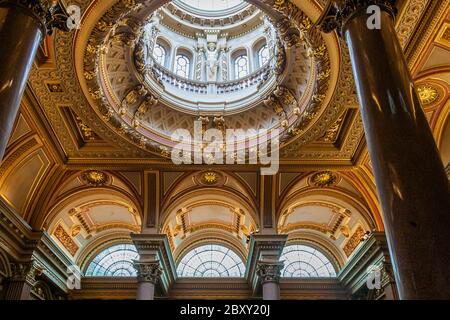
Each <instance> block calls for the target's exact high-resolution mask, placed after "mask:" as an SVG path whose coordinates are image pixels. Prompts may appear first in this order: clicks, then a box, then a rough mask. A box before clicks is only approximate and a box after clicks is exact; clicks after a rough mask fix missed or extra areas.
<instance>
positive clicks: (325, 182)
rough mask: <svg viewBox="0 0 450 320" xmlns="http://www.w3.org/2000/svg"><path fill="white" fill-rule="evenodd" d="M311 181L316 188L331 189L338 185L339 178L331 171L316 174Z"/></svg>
mask: <svg viewBox="0 0 450 320" xmlns="http://www.w3.org/2000/svg"><path fill="white" fill-rule="evenodd" d="M311 181H312V183H313V185H314V186H316V187H320V188H325V187H331V186H333V185H334V184H335V183H336V181H337V176H336V175H335V174H334V173H333V172H331V171H322V172H317V173H315V174H314V175H313V176H312V178H311Z"/></svg>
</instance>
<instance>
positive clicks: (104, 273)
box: [86, 244, 139, 277]
mask: <svg viewBox="0 0 450 320" xmlns="http://www.w3.org/2000/svg"><path fill="white" fill-rule="evenodd" d="M138 259H139V255H138V253H137V251H136V248H135V247H134V246H133V245H130V244H119V245H115V246H112V247H110V248H108V249H106V250H104V251H102V252H101V253H99V254H98V255H97V256H96V257H95V258H94V260H92V262H91V263H90V264H89V267H88V269H87V271H86V276H91V277H135V276H136V269H134V267H133V260H138Z"/></svg>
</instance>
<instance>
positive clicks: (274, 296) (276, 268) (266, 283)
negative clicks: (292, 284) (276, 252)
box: [256, 261, 283, 300]
mask: <svg viewBox="0 0 450 320" xmlns="http://www.w3.org/2000/svg"><path fill="white" fill-rule="evenodd" d="M282 269H283V262H278V261H260V262H258V265H257V270H256V273H257V274H258V277H259V278H260V281H261V285H262V291H263V300H280V276H281V270H282Z"/></svg>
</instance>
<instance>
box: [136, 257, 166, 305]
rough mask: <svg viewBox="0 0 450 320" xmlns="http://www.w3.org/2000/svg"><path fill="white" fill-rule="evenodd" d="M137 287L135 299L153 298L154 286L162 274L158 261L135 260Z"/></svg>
mask: <svg viewBox="0 0 450 320" xmlns="http://www.w3.org/2000/svg"><path fill="white" fill-rule="evenodd" d="M134 267H135V268H136V270H137V279H138V289H137V295H136V299H137V300H154V299H155V286H156V284H157V283H158V280H159V277H160V276H161V274H162V269H161V266H160V263H159V261H136V262H135V263H134Z"/></svg>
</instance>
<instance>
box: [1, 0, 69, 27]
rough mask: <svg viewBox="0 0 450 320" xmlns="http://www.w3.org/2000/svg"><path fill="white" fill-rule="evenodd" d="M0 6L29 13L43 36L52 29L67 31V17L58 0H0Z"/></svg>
mask: <svg viewBox="0 0 450 320" xmlns="http://www.w3.org/2000/svg"><path fill="white" fill-rule="evenodd" d="M0 6H17V7H20V8H22V9H23V10H26V11H27V12H28V13H31V14H32V15H33V17H35V18H36V19H37V20H38V21H39V23H40V25H41V29H42V31H43V33H44V34H47V33H48V34H51V33H52V31H53V30H54V28H58V29H61V30H64V31H67V19H68V17H69V16H68V14H67V12H66V10H65V8H64V5H63V4H62V3H61V2H60V1H58V0H0Z"/></svg>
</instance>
